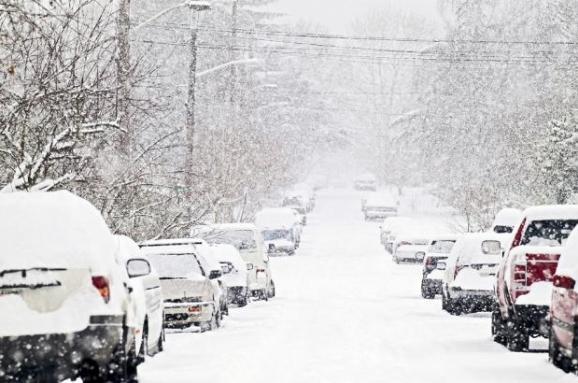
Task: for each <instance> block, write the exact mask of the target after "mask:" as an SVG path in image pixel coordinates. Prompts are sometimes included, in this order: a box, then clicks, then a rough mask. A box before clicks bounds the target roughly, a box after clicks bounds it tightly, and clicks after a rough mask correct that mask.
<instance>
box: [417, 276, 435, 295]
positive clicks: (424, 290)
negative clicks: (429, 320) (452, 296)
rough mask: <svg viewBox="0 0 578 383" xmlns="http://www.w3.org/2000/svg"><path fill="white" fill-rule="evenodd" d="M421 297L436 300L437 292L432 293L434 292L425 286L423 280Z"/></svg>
mask: <svg viewBox="0 0 578 383" xmlns="http://www.w3.org/2000/svg"><path fill="white" fill-rule="evenodd" d="M421 296H422V298H424V299H434V298H435V296H436V295H435V292H432V290H431V289H429V288H428V287H427V286H426V285H425V283H424V282H423V280H422V282H421Z"/></svg>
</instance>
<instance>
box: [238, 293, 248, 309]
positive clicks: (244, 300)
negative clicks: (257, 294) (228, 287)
mask: <svg viewBox="0 0 578 383" xmlns="http://www.w3.org/2000/svg"><path fill="white" fill-rule="evenodd" d="M248 303H249V298H248V297H247V296H246V295H245V296H243V297H238V298H237V306H239V307H245V306H247V304H248Z"/></svg>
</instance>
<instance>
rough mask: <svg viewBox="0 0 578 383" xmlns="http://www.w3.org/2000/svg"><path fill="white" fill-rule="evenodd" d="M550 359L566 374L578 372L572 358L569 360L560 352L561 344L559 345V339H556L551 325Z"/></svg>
mask: <svg viewBox="0 0 578 383" xmlns="http://www.w3.org/2000/svg"><path fill="white" fill-rule="evenodd" d="M548 359H549V361H550V363H552V364H553V365H554V366H555V367H558V368H559V369H560V370H562V371H564V372H565V373H569V372H575V371H576V366H575V365H574V364H573V363H572V358H568V357H567V356H566V355H564V354H563V353H561V352H560V344H559V343H558V339H557V338H556V335H555V334H554V329H553V328H552V326H551V325H550V339H549V345H548Z"/></svg>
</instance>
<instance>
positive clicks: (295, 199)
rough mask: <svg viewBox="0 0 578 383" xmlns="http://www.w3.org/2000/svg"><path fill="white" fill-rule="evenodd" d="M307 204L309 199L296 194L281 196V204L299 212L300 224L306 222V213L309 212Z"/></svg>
mask: <svg viewBox="0 0 578 383" xmlns="http://www.w3.org/2000/svg"><path fill="white" fill-rule="evenodd" d="M308 204H309V201H307V200H305V199H304V198H303V197H301V196H298V195H290V196H287V197H285V198H283V202H282V203H281V206H282V207H287V208H290V209H293V210H295V211H296V212H297V213H299V214H301V216H302V224H303V225H305V224H306V223H307V213H308V212H309V206H308Z"/></svg>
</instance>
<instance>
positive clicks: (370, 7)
mask: <svg viewBox="0 0 578 383" xmlns="http://www.w3.org/2000/svg"><path fill="white" fill-rule="evenodd" d="M392 6H394V7H396V8H399V9H400V10H403V11H408V12H411V13H415V14H416V15H419V16H422V17H423V16H425V17H427V18H428V19H431V20H432V21H435V22H436V23H437V22H439V23H440V24H441V19H440V16H439V13H438V11H437V0H401V1H399V0H397V1H390V0H279V2H278V3H277V4H275V5H273V6H272V8H273V9H275V10H277V11H280V12H283V13H287V14H288V15H290V16H291V18H292V19H299V20H305V21H308V22H311V23H315V24H320V25H322V26H324V27H326V28H327V29H328V30H329V31H330V32H333V33H344V32H348V31H350V26H351V23H352V21H354V20H355V19H358V18H360V17H363V16H365V15H367V14H368V13H370V12H373V11H375V10H380V9H382V8H390V7H392ZM440 28H441V27H440Z"/></svg>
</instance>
